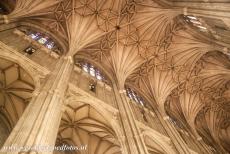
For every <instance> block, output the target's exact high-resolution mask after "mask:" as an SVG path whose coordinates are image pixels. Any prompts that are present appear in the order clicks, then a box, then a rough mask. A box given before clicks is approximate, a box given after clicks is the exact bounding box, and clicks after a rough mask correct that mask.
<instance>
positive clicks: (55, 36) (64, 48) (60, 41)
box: [18, 20, 68, 54]
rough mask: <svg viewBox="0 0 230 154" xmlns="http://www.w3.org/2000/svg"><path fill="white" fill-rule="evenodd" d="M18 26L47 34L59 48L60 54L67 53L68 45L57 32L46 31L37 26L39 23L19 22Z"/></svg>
mask: <svg viewBox="0 0 230 154" xmlns="http://www.w3.org/2000/svg"><path fill="white" fill-rule="evenodd" d="M18 25H19V28H20V27H23V28H25V29H32V30H35V31H37V32H41V33H45V34H48V35H49V36H50V37H51V38H53V39H54V41H56V43H57V44H58V45H59V46H60V48H61V52H62V54H66V53H67V52H68V43H67V41H66V38H63V37H61V36H60V34H59V33H58V32H55V33H54V32H52V31H51V30H50V29H47V27H45V26H43V25H39V23H38V22H36V21H30V20H28V21H20V22H18Z"/></svg>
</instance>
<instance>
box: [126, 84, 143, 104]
mask: <svg viewBox="0 0 230 154" xmlns="http://www.w3.org/2000/svg"><path fill="white" fill-rule="evenodd" d="M126 93H127V96H128V97H129V98H130V99H132V100H133V101H135V102H136V103H138V104H140V105H142V106H144V105H145V103H144V100H143V99H142V97H140V96H139V95H138V94H137V93H136V92H135V91H134V90H132V89H131V88H126Z"/></svg>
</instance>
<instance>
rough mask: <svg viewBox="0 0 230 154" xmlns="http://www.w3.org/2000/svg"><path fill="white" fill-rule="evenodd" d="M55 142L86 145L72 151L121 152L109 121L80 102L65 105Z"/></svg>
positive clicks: (111, 153)
mask: <svg viewBox="0 0 230 154" xmlns="http://www.w3.org/2000/svg"><path fill="white" fill-rule="evenodd" d="M56 144H57V145H62V144H65V145H68V146H71V145H72V146H78V147H80V146H84V145H87V149H86V150H79V151H77V150H76V151H72V153H82V154H84V153H87V154H102V153H104V154H118V153H121V150H120V146H119V143H118V140H117V138H116V134H115V132H114V130H113V129H112V127H111V126H110V124H109V122H108V121H107V120H105V118H104V117H103V115H101V114H100V113H99V112H98V111H97V110H95V109H94V108H93V107H92V106H90V105H88V104H83V103H81V102H74V104H70V105H68V106H67V108H66V111H65V113H64V115H63V117H62V121H61V125H60V128H59V134H58V138H57V143H56ZM66 153H68V151H66Z"/></svg>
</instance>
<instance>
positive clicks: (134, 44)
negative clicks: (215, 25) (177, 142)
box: [8, 0, 230, 150]
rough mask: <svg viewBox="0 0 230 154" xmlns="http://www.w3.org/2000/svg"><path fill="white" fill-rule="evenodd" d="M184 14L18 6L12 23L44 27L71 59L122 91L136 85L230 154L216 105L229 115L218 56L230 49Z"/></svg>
mask: <svg viewBox="0 0 230 154" xmlns="http://www.w3.org/2000/svg"><path fill="white" fill-rule="evenodd" d="M159 2H160V1H159ZM182 10H183V9H182V8H176V9H175V8H173V7H166V6H161V3H159V4H158V3H157V1H152V0H46V1H44V0H17V1H16V6H15V9H14V11H13V12H11V13H10V14H9V15H8V19H9V20H10V21H15V20H19V21H20V20H21V21H22V20H23V21H27V22H33V23H39V24H40V25H41V26H42V27H44V28H45V29H46V30H49V31H50V32H53V33H55V34H56V35H57V36H58V37H59V38H60V39H62V40H65V42H67V43H66V46H67V48H68V51H66V54H67V55H71V56H75V57H76V58H77V57H78V56H81V57H84V58H86V59H90V60H93V61H95V62H97V63H99V64H101V67H103V68H104V69H105V70H106V72H109V73H110V74H111V76H113V77H114V80H115V82H116V83H117V85H118V87H119V88H120V89H121V90H122V89H124V85H125V84H130V85H134V86H135V88H136V89H139V91H141V92H142V93H144V94H145V96H146V97H148V98H149V99H150V100H153V102H154V103H156V104H157V105H158V106H159V108H160V109H163V110H164V107H165V106H166V110H167V112H168V113H169V114H170V116H172V117H174V118H176V119H177V120H178V121H180V122H182V123H183V124H184V127H185V128H184V129H188V130H189V131H190V132H191V133H193V134H194V135H195V136H199V135H200V136H202V137H203V138H204V139H205V140H208V139H206V138H212V139H213V140H215V142H217V143H218V144H219V145H220V146H219V147H223V148H225V149H226V150H229V149H228V148H227V147H228V145H229V140H228V139H227V138H226V136H229V133H230V132H229V126H230V122H229V121H227V122H226V116H221V115H222V110H219V109H218V110H217V111H215V113H216V114H215V115H214V114H213V112H212V109H210V108H212V107H210V106H213V104H215V105H216V104H219V103H217V102H219V101H221V102H222V103H220V104H221V105H220V106H223V107H222V108H228V109H229V106H228V104H229V95H230V94H229V88H230V86H229V80H230V76H229V74H230V70H229V69H230V65H229V56H227V55H225V54H223V53H222V51H220V52H217V51H216V50H219V49H223V48H224V47H222V46H221V45H222V44H225V45H226V46H227V47H226V48H225V49H227V48H229V47H230V45H229V44H226V42H225V43H220V41H221V40H218V41H217V38H218V37H216V36H215V37H213V36H212V34H213V33H211V32H210V33H209V32H207V33H205V32H201V31H199V30H198V29H197V30H195V29H194V27H191V26H190V25H188V24H186V22H184V21H183V17H182V15H181V13H182ZM206 20H207V19H206ZM202 33H203V34H205V35H202ZM227 50H228V49H227ZM220 91H221V92H220ZM175 93H176V96H175ZM216 95H218V97H217V98H212V96H216ZM219 98H221V99H219ZM210 100H212V101H210ZM165 102H166V103H165ZM178 102H180V103H178ZM213 102H214V103H213ZM217 106H218V105H217ZM206 108H208V109H206ZM209 109H210V110H209ZM203 111H205V115H204V116H203V118H202V116H201V117H199V118H197V115H199V114H200V112H203ZM223 114H226V115H229V110H227V111H224V113H223ZM215 119H218V120H215ZM219 119H223V121H224V122H225V127H224V128H225V129H222V127H221V128H220V127H219V122H220V121H222V120H219ZM203 121H205V122H203ZM203 129H208V130H209V131H210V133H208V135H207V134H204V133H202V130H203ZM197 132H198V133H197ZM207 142H208V141H207Z"/></svg>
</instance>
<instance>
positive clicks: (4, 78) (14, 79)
mask: <svg viewBox="0 0 230 154" xmlns="http://www.w3.org/2000/svg"><path fill="white" fill-rule="evenodd" d="M34 88H35V87H34V82H33V79H32V78H31V77H30V76H29V74H28V73H27V72H26V71H25V70H24V69H23V68H21V67H20V66H19V65H18V64H16V63H14V62H11V61H8V60H5V59H2V58H1V59H0V121H1V123H2V124H1V126H4V125H5V127H6V128H7V130H6V132H10V131H11V130H12V129H13V127H14V126H15V125H16V123H17V121H18V120H19V118H20V117H21V115H22V114H23V112H24V110H25V108H26V106H27V105H28V103H29V102H30V99H31V97H32V92H33V91H34ZM3 135H4V134H3ZM3 142H4V141H3Z"/></svg>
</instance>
